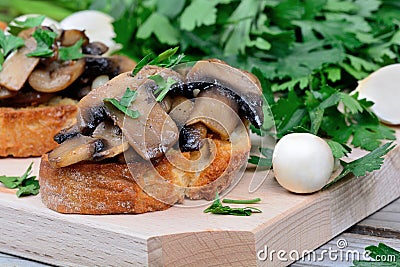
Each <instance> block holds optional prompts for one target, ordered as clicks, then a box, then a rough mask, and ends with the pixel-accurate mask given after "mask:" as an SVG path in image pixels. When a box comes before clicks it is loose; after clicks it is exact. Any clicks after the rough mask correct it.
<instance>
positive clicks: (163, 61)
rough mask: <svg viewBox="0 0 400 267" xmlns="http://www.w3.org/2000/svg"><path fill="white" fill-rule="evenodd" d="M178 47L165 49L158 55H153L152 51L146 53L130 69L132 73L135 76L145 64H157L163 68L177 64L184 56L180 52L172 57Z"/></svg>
mask: <svg viewBox="0 0 400 267" xmlns="http://www.w3.org/2000/svg"><path fill="white" fill-rule="evenodd" d="M178 49H179V47H174V48H170V49H167V50H166V51H164V52H162V53H160V54H159V55H158V56H155V55H154V54H153V53H150V54H147V55H146V56H144V57H143V58H142V59H141V60H140V61H139V62H138V63H137V65H136V67H135V68H134V69H133V70H132V75H133V76H135V75H136V74H137V73H138V72H139V71H140V70H141V69H142V68H143V67H144V66H146V65H157V66H162V67H164V68H171V67H173V66H175V65H177V64H179V63H180V62H181V61H182V59H183V58H184V55H183V54H180V55H178V56H177V57H173V55H175V53H176V52H177V51H178Z"/></svg>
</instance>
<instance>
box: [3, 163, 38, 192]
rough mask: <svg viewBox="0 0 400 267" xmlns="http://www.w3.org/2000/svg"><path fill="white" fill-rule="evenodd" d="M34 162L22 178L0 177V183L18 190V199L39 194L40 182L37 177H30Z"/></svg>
mask: <svg viewBox="0 0 400 267" xmlns="http://www.w3.org/2000/svg"><path fill="white" fill-rule="evenodd" d="M32 165H33V162H32V163H31V164H30V165H29V167H28V169H27V170H26V171H25V173H24V174H23V175H22V176H5V175H2V176H0V182H1V183H2V184H3V185H4V186H5V187H7V188H11V189H14V188H18V191H17V197H21V196H27V195H37V194H38V193H39V188H40V186H39V181H38V180H36V176H30V175H31V172H32Z"/></svg>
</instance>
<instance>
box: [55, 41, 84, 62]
mask: <svg viewBox="0 0 400 267" xmlns="http://www.w3.org/2000/svg"><path fill="white" fill-rule="evenodd" d="M82 44H83V39H82V38H81V39H79V40H78V41H77V42H76V43H75V44H73V45H71V46H67V47H60V48H59V49H58V58H59V59H61V60H64V61H67V60H73V59H79V58H82V57H83V54H82V50H81V48H82Z"/></svg>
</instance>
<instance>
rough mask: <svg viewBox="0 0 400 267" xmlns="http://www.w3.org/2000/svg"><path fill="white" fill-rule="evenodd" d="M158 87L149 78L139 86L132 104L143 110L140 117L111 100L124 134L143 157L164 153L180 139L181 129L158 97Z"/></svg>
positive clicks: (117, 122) (158, 155)
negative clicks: (127, 112) (155, 94)
mask: <svg viewBox="0 0 400 267" xmlns="http://www.w3.org/2000/svg"><path fill="white" fill-rule="evenodd" d="M154 87H157V86H156V84H155V82H154V81H153V80H150V79H148V80H147V81H146V82H144V83H143V84H142V85H141V86H139V87H138V88H137V89H136V92H137V96H136V100H135V101H134V102H133V103H132V104H131V108H132V109H134V110H137V111H139V113H140V116H139V117H138V118H131V117H129V116H125V114H123V113H122V112H120V111H119V110H117V109H116V108H114V107H113V106H111V105H110V104H107V110H108V111H109V116H110V117H111V118H112V119H113V120H114V122H115V124H117V125H118V126H119V127H120V128H121V129H122V133H123V134H124V137H125V138H126V140H127V141H128V143H129V144H130V145H131V146H132V147H133V149H134V150H135V151H136V152H137V153H138V154H139V155H140V156H141V157H142V158H143V159H146V160H148V159H153V158H157V157H160V156H162V155H163V154H164V153H165V152H166V151H167V150H168V149H169V148H170V147H172V146H173V145H174V144H175V143H176V142H177V140H178V137H179V132H178V127H177V126H176V124H175V122H174V121H173V120H172V119H171V118H170V117H169V116H168V114H167V113H166V112H165V111H164V109H163V108H162V107H161V105H160V104H159V103H158V102H157V101H156V99H155V97H154V95H153V91H154Z"/></svg>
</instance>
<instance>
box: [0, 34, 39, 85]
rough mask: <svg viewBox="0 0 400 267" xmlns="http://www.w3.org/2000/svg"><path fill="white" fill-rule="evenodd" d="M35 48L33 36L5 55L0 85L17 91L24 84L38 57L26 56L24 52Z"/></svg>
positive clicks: (0, 72)
mask: <svg viewBox="0 0 400 267" xmlns="http://www.w3.org/2000/svg"><path fill="white" fill-rule="evenodd" d="M35 49H36V41H35V39H34V38H33V37H30V38H28V39H26V40H25V46H24V47H22V48H20V49H18V50H17V51H16V52H15V53H14V54H12V55H10V56H9V57H7V59H6V61H5V62H4V64H3V70H2V71H0V85H1V86H4V87H6V88H7V89H9V90H12V91H18V90H20V89H21V88H22V86H23V85H24V84H25V82H26V80H27V79H28V77H29V75H31V73H32V71H33V69H34V68H35V67H36V65H37V64H38V63H39V58H37V57H28V56H26V54H28V53H30V52H32V51H34V50H35Z"/></svg>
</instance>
